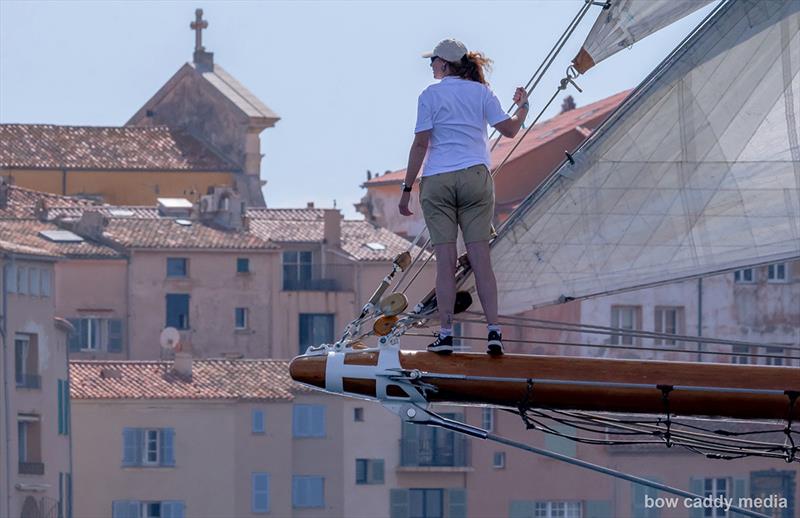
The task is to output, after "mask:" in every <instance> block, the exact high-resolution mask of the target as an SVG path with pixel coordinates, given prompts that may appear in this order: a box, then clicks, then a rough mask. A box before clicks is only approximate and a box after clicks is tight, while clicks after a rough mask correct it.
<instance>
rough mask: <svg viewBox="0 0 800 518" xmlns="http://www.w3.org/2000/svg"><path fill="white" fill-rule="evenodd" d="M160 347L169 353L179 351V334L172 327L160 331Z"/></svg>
mask: <svg viewBox="0 0 800 518" xmlns="http://www.w3.org/2000/svg"><path fill="white" fill-rule="evenodd" d="M159 341H160V342H161V347H162V348H164V349H167V350H169V351H174V350H180V349H178V345H179V344H180V343H181V334H180V333H179V332H178V330H177V329H175V328H174V327H165V328H164V330H163V331H161V337H160V340H159Z"/></svg>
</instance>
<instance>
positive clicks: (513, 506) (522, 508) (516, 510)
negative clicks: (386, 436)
mask: <svg viewBox="0 0 800 518" xmlns="http://www.w3.org/2000/svg"><path fill="white" fill-rule="evenodd" d="M533 512H534V503H533V502H531V501H530V500H512V501H511V503H510V504H508V518H531V516H533Z"/></svg>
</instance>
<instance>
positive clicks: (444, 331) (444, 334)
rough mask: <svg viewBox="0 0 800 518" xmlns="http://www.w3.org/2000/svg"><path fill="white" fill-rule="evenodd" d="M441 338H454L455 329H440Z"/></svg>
mask: <svg viewBox="0 0 800 518" xmlns="http://www.w3.org/2000/svg"><path fill="white" fill-rule="evenodd" d="M439 336H440V337H442V338H446V337H448V336H453V328H452V327H440V328H439Z"/></svg>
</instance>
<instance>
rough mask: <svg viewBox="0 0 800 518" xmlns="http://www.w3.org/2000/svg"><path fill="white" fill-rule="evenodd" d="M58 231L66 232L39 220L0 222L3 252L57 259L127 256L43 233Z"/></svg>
mask: <svg viewBox="0 0 800 518" xmlns="http://www.w3.org/2000/svg"><path fill="white" fill-rule="evenodd" d="M56 230H62V229H61V228H59V227H58V226H56V225H55V224H53V223H48V222H42V221H38V220H35V219H0V250H3V251H6V252H14V253H19V254H29V255H41V256H47V257H54V258H65V257H67V258H68V257H83V258H87V257H100V258H121V257H123V255H122V254H120V253H119V252H117V251H116V250H114V249H113V248H109V247H107V246H104V245H102V244H99V243H95V242H92V241H89V240H84V241H83V242H81V243H60V242H54V241H51V240H50V239H47V238H46V237H43V236H42V235H41V234H40V232H43V231H56Z"/></svg>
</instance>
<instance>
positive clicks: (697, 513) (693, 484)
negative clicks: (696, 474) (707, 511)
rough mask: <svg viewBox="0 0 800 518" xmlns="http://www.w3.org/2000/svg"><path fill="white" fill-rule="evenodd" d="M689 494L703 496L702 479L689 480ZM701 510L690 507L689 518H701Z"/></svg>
mask: <svg viewBox="0 0 800 518" xmlns="http://www.w3.org/2000/svg"><path fill="white" fill-rule="evenodd" d="M689 492H691V493H694V494H695V495H700V496H705V484H704V482H703V479H702V478H691V479H689ZM703 514H704V512H703V508H702V507H692V508H691V509H690V510H689V516H690V517H691V518H703Z"/></svg>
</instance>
